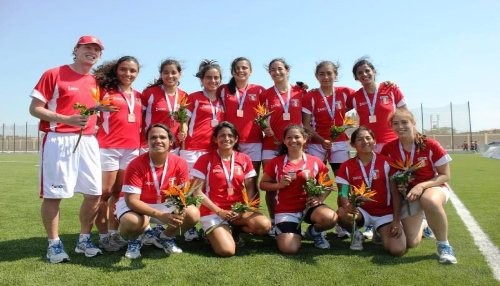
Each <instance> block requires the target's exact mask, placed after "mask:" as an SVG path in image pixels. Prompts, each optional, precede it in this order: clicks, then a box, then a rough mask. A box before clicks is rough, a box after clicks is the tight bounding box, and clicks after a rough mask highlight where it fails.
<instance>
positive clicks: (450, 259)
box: [437, 244, 457, 264]
mask: <svg viewBox="0 0 500 286" xmlns="http://www.w3.org/2000/svg"><path fill="white" fill-rule="evenodd" d="M437 253H438V255H439V263H450V264H457V258H456V257H455V253H454V252H453V248H452V247H451V245H449V244H446V245H445V244H438V246H437Z"/></svg>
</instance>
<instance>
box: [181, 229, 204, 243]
mask: <svg viewBox="0 0 500 286" xmlns="http://www.w3.org/2000/svg"><path fill="white" fill-rule="evenodd" d="M199 239H200V236H199V235H198V231H197V230H196V227H194V226H193V227H192V228H190V229H188V230H187V231H186V232H185V233H184V241H187V242H190V241H193V240H199Z"/></svg>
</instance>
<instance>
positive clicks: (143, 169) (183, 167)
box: [120, 152, 189, 204]
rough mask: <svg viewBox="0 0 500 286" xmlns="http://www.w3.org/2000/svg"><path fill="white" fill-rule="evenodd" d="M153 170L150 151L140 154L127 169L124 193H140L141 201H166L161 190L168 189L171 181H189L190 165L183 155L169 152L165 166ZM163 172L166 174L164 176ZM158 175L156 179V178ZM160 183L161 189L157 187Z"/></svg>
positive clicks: (150, 202)
mask: <svg viewBox="0 0 500 286" xmlns="http://www.w3.org/2000/svg"><path fill="white" fill-rule="evenodd" d="M153 168H154V172H155V175H153V172H152V171H151V160H150V158H149V152H147V153H144V154H142V155H140V156H139V157H137V158H135V159H134V160H132V161H131V162H130V164H129V165H128V166H127V169H126V170H125V177H124V179H123V187H122V193H121V194H120V195H121V196H123V193H131V194H140V195H141V201H143V202H145V203H148V204H156V203H163V202H165V198H163V196H162V195H161V192H160V191H161V190H166V189H168V187H169V186H170V184H171V183H174V184H176V185H181V184H182V183H185V182H187V181H189V173H188V165H187V163H186V161H185V160H184V159H182V158H181V157H179V156H177V155H175V154H172V153H169V154H168V156H167V162H165V172H164V167H159V168H156V167H153ZM163 173H165V175H164V176H163ZM155 177H156V180H155ZM157 183H158V185H159V189H157V188H156V184H157Z"/></svg>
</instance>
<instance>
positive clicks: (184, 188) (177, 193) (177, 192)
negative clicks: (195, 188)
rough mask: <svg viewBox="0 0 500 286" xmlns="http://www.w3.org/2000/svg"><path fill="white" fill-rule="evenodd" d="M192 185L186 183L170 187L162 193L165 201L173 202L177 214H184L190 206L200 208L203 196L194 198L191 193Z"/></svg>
mask: <svg viewBox="0 0 500 286" xmlns="http://www.w3.org/2000/svg"><path fill="white" fill-rule="evenodd" d="M190 188H191V184H190V183H189V182H186V183H184V184H182V185H170V186H169V187H168V189H166V190H162V191H161V193H162V195H163V197H164V198H165V200H171V201H172V202H173V204H174V206H175V208H176V210H175V213H177V214H182V213H183V212H184V210H185V209H186V208H187V207H188V206H190V205H194V206H198V205H199V204H200V203H201V201H202V197H201V196H194V195H193V194H192V192H190Z"/></svg>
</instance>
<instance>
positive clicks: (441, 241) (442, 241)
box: [436, 240, 450, 245]
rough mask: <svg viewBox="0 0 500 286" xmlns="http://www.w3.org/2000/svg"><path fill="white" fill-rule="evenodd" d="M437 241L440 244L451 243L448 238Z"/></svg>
mask: <svg viewBox="0 0 500 286" xmlns="http://www.w3.org/2000/svg"><path fill="white" fill-rule="evenodd" d="M436 243H437V244H438V245H450V243H449V242H448V240H440V241H437V242H436Z"/></svg>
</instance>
